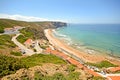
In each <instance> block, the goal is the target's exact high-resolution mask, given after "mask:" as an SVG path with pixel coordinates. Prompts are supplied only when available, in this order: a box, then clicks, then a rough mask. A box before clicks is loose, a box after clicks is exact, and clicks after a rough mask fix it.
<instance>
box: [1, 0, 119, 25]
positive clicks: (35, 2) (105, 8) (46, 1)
mask: <svg viewBox="0 0 120 80" xmlns="http://www.w3.org/2000/svg"><path fill="white" fill-rule="evenodd" d="M0 18H10V19H16V20H25V21H46V20H47V21H49V20H51V21H64V22H69V23H120V0H0Z"/></svg>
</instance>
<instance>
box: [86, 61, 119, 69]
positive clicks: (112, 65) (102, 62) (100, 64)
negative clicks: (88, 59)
mask: <svg viewBox="0 0 120 80" xmlns="http://www.w3.org/2000/svg"><path fill="white" fill-rule="evenodd" d="M87 64H88V65H92V66H96V67H98V68H103V67H105V68H108V67H116V66H117V65H114V64H112V63H110V62H109V61H101V62H100V63H87Z"/></svg>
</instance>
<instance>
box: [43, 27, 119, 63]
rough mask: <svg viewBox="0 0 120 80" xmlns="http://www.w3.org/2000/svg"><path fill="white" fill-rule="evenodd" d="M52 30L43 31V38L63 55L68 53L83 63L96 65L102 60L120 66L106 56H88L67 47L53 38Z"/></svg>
mask: <svg viewBox="0 0 120 80" xmlns="http://www.w3.org/2000/svg"><path fill="white" fill-rule="evenodd" d="M53 30H54V29H45V30H44V33H45V36H46V37H47V39H48V40H49V42H50V43H51V44H52V45H53V46H54V47H55V48H56V49H58V50H60V51H62V52H63V53H65V52H66V53H65V54H67V53H69V54H71V55H72V56H71V55H70V56H71V57H73V56H75V57H77V58H79V59H80V60H82V61H84V62H85V63H86V62H91V63H97V62H100V61H103V60H107V61H110V62H112V63H114V64H117V65H120V61H118V60H117V59H115V58H113V57H110V56H107V55H99V54H88V53H85V52H82V51H79V50H77V49H75V48H73V47H71V46H69V45H67V44H66V43H65V42H64V41H62V40H59V39H58V38H56V37H54V35H53ZM69 54H68V55H69Z"/></svg>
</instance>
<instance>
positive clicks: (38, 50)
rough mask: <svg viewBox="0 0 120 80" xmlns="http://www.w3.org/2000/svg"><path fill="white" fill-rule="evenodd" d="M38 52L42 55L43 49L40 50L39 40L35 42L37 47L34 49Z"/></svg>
mask: <svg viewBox="0 0 120 80" xmlns="http://www.w3.org/2000/svg"><path fill="white" fill-rule="evenodd" d="M34 48H35V49H36V51H37V53H41V52H42V49H41V48H40V46H39V44H38V40H36V41H35V47H34Z"/></svg>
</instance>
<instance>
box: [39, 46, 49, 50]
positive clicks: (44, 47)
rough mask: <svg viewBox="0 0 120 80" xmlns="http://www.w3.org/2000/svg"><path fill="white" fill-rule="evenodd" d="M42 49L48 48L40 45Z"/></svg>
mask: <svg viewBox="0 0 120 80" xmlns="http://www.w3.org/2000/svg"><path fill="white" fill-rule="evenodd" d="M40 47H41V48H42V49H46V48H47V47H48V46H43V45H40Z"/></svg>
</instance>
